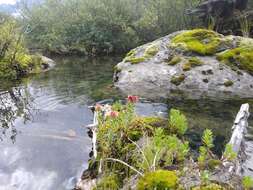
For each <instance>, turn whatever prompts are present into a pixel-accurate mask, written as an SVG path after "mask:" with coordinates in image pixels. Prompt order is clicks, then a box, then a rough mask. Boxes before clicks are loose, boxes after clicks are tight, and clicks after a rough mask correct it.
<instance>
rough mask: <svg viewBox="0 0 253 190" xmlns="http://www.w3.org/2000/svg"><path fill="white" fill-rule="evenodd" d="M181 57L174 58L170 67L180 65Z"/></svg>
mask: <svg viewBox="0 0 253 190" xmlns="http://www.w3.org/2000/svg"><path fill="white" fill-rule="evenodd" d="M181 60H182V59H181V57H179V56H177V55H176V56H174V57H173V58H172V59H171V60H170V61H169V62H168V65H176V64H178V63H179V62H180V61H181Z"/></svg>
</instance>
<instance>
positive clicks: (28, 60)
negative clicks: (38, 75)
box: [0, 15, 41, 79]
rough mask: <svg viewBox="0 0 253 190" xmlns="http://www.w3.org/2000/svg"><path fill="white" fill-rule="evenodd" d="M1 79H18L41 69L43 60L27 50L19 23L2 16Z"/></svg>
mask: <svg viewBox="0 0 253 190" xmlns="http://www.w3.org/2000/svg"><path fill="white" fill-rule="evenodd" d="M0 20H1V23H0V78H7V79H18V78H19V77H21V76H24V75H26V74H29V73H32V72H38V71H39V70H40V69H41V59H40V57H38V56H32V55H30V54H29V53H28V50H27V49H26V48H25V45H24V40H23V35H22V32H21V30H20V27H19V26H18V24H17V22H16V21H15V20H14V19H13V18H11V17H8V16H5V15H0Z"/></svg>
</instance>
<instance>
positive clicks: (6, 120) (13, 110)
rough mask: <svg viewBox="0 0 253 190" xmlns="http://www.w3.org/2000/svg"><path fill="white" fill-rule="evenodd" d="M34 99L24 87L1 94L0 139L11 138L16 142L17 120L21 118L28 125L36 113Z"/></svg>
mask: <svg viewBox="0 0 253 190" xmlns="http://www.w3.org/2000/svg"><path fill="white" fill-rule="evenodd" d="M32 102H33V98H32V97H31V96H30V93H29V91H28V89H27V88H26V87H24V86H21V87H17V88H11V89H9V90H7V91H2V92H0V131H1V136H0V139H1V140H3V138H4V137H6V136H7V137H9V138H10V139H11V140H12V141H13V142H15V140H16V135H17V133H18V132H17V129H16V127H15V125H14V123H15V121H16V119H18V118H21V119H23V122H24V123H26V122H27V121H29V120H30V119H31V118H32V112H35V109H33V106H32Z"/></svg>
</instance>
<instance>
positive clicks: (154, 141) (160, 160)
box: [136, 128, 189, 172]
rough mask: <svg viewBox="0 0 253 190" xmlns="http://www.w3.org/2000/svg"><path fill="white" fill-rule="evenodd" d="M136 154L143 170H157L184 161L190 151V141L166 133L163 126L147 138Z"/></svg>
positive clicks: (138, 163) (139, 165)
mask: <svg viewBox="0 0 253 190" xmlns="http://www.w3.org/2000/svg"><path fill="white" fill-rule="evenodd" d="M137 151H138V152H139V153H138V154H137V155H136V159H137V165H138V168H139V169H140V170H141V171H144V172H148V171H152V170H153V171H155V170H157V169H159V168H161V167H162V166H171V165H172V164H173V163H175V162H176V163H182V162H183V161H184V159H185V157H186V156H187V154H188V152H189V146H188V142H182V141H181V140H180V139H178V138H177V137H176V136H170V135H166V134H165V132H164V130H163V129H162V128H158V129H156V130H155V133H154V135H153V137H151V138H147V139H146V142H145V144H144V146H143V147H142V148H141V150H137Z"/></svg>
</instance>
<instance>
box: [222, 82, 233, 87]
mask: <svg viewBox="0 0 253 190" xmlns="http://www.w3.org/2000/svg"><path fill="white" fill-rule="evenodd" d="M233 84H234V82H233V81H231V80H227V81H225V82H224V86H226V87H229V86H233Z"/></svg>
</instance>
